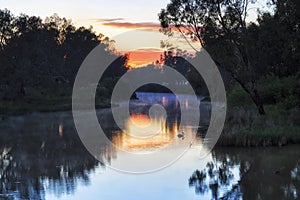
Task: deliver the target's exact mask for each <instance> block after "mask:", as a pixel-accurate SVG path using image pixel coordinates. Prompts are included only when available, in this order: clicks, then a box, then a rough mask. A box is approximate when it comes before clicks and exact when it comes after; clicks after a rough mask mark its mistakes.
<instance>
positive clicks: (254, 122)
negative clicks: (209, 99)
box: [218, 105, 300, 147]
mask: <svg viewBox="0 0 300 200" xmlns="http://www.w3.org/2000/svg"><path fill="white" fill-rule="evenodd" d="M265 109H266V113H267V114H266V115H264V116H261V115H259V114H258V113H257V111H256V109H255V107H253V106H241V107H229V109H228V112H227V116H226V122H225V126H224V130H223V133H222V134H221V136H220V138H219V140H218V145H219V146H241V147H252V146H253V147H257V146H283V145H286V144H300V110H299V108H298V107H296V108H293V109H289V110H287V109H282V108H281V107H279V106H277V105H268V106H266V107H265Z"/></svg>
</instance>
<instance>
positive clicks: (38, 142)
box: [0, 114, 114, 199]
mask: <svg viewBox="0 0 300 200" xmlns="http://www.w3.org/2000/svg"><path fill="white" fill-rule="evenodd" d="M44 115H45V114H44ZM44 115H41V116H40V115H37V116H31V117H30V119H26V116H24V117H11V118H9V119H7V120H6V121H5V123H2V124H0V131H1V133H0V184H1V185H0V199H2V198H4V199H11V198H12V199H45V191H46V190H47V191H50V192H51V193H52V194H54V195H55V196H56V197H60V196H61V195H63V194H70V193H74V191H75V190H76V187H77V186H78V184H79V183H80V184H84V185H87V184H89V183H90V174H91V173H92V172H93V171H94V169H95V168H96V167H98V166H100V167H104V163H105V162H106V161H107V160H110V159H111V157H113V153H114V151H112V149H111V146H109V145H107V146H103V147H102V148H101V149H100V150H99V159H101V160H103V162H99V161H98V160H96V159H95V158H94V157H92V156H91V155H90V154H89V153H88V152H87V150H86V149H85V148H84V146H83V145H82V143H81V141H80V139H79V137H78V135H77V133H76V131H75V128H74V125H73V122H72V120H71V119H70V118H69V117H70V115H68V117H66V118H65V117H61V116H60V118H61V119H57V118H58V115H56V114H51V115H47V116H46V117H42V116H44ZM62 125H63V128H62Z"/></svg>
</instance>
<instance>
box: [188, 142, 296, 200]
mask: <svg viewBox="0 0 300 200" xmlns="http://www.w3.org/2000/svg"><path fill="white" fill-rule="evenodd" d="M299 150H300V148H299V146H289V147H284V148H267V149H265V148H257V149H253V148H251V149H248V148H247V149H239V148H216V149H215V150H214V151H213V152H212V156H213V162H209V163H208V164H207V165H206V167H205V169H203V170H196V171H195V172H194V173H193V174H192V176H191V177H190V178H189V186H190V187H194V188H195V192H196V194H199V195H204V194H205V193H208V192H210V196H211V199H298V198H299V192H300V159H299V158H300V151H299Z"/></svg>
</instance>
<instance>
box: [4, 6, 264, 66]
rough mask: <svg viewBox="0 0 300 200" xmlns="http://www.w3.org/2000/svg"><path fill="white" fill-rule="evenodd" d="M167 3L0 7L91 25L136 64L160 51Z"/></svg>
mask: <svg viewBox="0 0 300 200" xmlns="http://www.w3.org/2000/svg"><path fill="white" fill-rule="evenodd" d="M261 1H264V0H261ZM168 2H169V0H110V1H107V0H88V1H82V0H73V1H67V0H52V1H39V0H26V1H20V0H0V5H1V9H4V8H7V9H9V10H10V11H11V12H12V13H13V14H14V15H19V14H20V13H25V14H27V15H35V16H40V17H41V18H42V19H44V18H45V17H47V16H51V15H52V14H54V13H57V14H58V15H59V16H61V17H66V18H67V19H72V21H73V23H74V25H75V26H85V27H89V26H91V25H92V26H93V27H94V30H95V31H96V32H97V33H102V34H104V35H105V36H108V37H109V38H111V39H113V40H115V41H116V48H117V50H118V51H120V52H130V55H131V61H130V62H131V64H132V65H133V66H138V65H141V64H147V63H152V62H154V61H155V60H157V59H159V55H160V54H161V53H162V52H163V49H161V48H160V41H161V40H167V39H168V38H167V37H166V36H164V35H163V34H162V33H160V32H159V27H160V24H159V21H158V13H159V12H160V10H161V9H162V8H165V7H166V5H167V4H168ZM253 10H254V9H253ZM169 40H170V39H169ZM170 42H171V43H173V44H174V46H176V47H179V48H181V49H183V50H187V51H193V50H192V48H191V47H190V46H189V45H187V44H186V43H185V42H184V41H183V39H182V38H179V37H175V38H173V39H171V40H170ZM198 48H199V47H198Z"/></svg>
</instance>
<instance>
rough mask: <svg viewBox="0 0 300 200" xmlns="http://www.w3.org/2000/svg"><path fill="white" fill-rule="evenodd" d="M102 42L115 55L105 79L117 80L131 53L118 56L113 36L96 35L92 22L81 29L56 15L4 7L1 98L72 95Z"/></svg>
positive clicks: (105, 50) (1, 17)
mask: <svg viewBox="0 0 300 200" xmlns="http://www.w3.org/2000/svg"><path fill="white" fill-rule="evenodd" d="M97 45H101V47H102V48H103V53H104V54H106V55H107V56H110V57H112V58H115V61H114V62H113V63H112V64H111V65H110V66H109V67H108V69H107V70H106V71H105V74H104V75H103V77H102V81H104V80H105V79H106V78H107V79H110V80H106V82H109V81H112V79H114V77H118V76H121V75H122V74H123V73H125V72H126V70H127V68H126V66H125V65H126V62H127V57H126V56H121V55H118V54H117V53H116V52H115V49H114V48H113V41H111V40H110V39H109V38H108V37H105V36H104V35H103V34H99V35H97V34H96V33H95V32H94V31H93V29H92V27H90V28H85V27H79V28H76V27H75V26H74V25H72V22H71V21H70V20H67V19H65V18H61V17H59V16H58V15H56V14H54V15H52V16H50V17H47V18H46V19H45V20H42V19H41V18H40V17H36V16H28V15H25V14H21V15H19V16H14V15H13V14H12V13H11V12H10V11H9V10H7V9H4V10H0V74H1V78H0V99H1V100H2V101H10V102H14V101H23V102H24V101H28V102H32V101H35V100H37V101H40V100H44V99H47V98H68V99H70V97H71V94H72V86H73V82H74V80H75V77H76V74H77V71H78V69H79V67H80V65H81V63H82V62H83V60H84V58H85V57H86V56H87V55H88V53H89V52H90V51H91V50H92V49H93V48H94V47H96V46H97ZM100 62H101V61H99V63H100ZM99 67H106V66H99ZM107 84H108V85H111V84H109V83H107ZM103 98H104V97H103Z"/></svg>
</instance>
